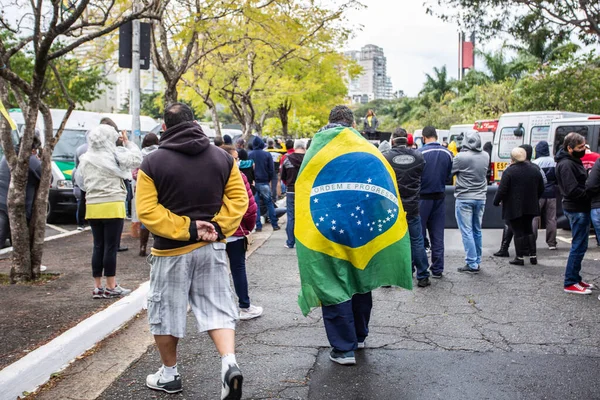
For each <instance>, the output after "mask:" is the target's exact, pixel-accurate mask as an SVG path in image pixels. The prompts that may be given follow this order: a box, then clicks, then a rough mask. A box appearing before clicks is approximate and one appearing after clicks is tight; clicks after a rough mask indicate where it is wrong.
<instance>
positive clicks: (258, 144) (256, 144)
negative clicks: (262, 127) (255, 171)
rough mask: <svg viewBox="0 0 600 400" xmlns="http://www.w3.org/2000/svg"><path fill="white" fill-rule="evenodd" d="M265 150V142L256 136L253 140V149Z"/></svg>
mask: <svg viewBox="0 0 600 400" xmlns="http://www.w3.org/2000/svg"><path fill="white" fill-rule="evenodd" d="M264 148H265V142H264V141H263V140H262V139H261V138H260V137H258V136H254V139H252V149H253V150H263V149H264Z"/></svg>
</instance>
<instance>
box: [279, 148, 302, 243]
mask: <svg viewBox="0 0 600 400" xmlns="http://www.w3.org/2000/svg"><path fill="white" fill-rule="evenodd" d="M304 154H306V145H305V144H304V141H302V140H296V142H295V143H294V152H293V153H290V154H288V155H287V156H286V157H285V159H284V160H283V165H282V168H281V180H282V181H283V183H285V185H286V186H287V193H286V203H287V225H286V227H285V232H286V233H287V241H286V242H285V247H287V248H288V249H293V248H294V246H295V245H296V239H295V237H294V222H295V221H294V213H295V211H296V208H295V199H296V194H295V191H296V190H295V187H294V186H295V184H296V178H297V177H298V173H299V172H300V166H301V165H302V161H303V160H304Z"/></svg>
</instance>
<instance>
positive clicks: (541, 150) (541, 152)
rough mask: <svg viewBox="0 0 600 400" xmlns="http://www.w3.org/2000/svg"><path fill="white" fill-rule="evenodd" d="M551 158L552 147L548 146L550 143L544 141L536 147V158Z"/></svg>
mask: <svg viewBox="0 0 600 400" xmlns="http://www.w3.org/2000/svg"><path fill="white" fill-rule="evenodd" d="M549 156H550V147H549V146H548V142H546V141H545V140H542V141H541V142H539V143H538V144H537V145H536V146H535V158H541V157H549Z"/></svg>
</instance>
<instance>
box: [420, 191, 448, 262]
mask: <svg viewBox="0 0 600 400" xmlns="http://www.w3.org/2000/svg"><path fill="white" fill-rule="evenodd" d="M419 214H421V228H422V229H423V237H425V235H426V234H427V232H429V243H430V245H431V272H432V273H434V274H440V273H442V272H443V271H444V226H445V225H446V201H445V199H440V200H420V201H419Z"/></svg>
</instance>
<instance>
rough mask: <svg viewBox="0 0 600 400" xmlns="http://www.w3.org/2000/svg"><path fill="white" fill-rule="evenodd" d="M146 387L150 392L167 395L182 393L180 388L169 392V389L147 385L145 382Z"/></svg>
mask: <svg viewBox="0 0 600 400" xmlns="http://www.w3.org/2000/svg"><path fill="white" fill-rule="evenodd" d="M146 386H147V387H149V388H150V389H152V390H160V391H162V392H165V393H169V394H173V393H179V392H183V388H181V389H175V390H169V389H166V388H164V387H160V386H153V385H151V384H149V383H148V382H146Z"/></svg>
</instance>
